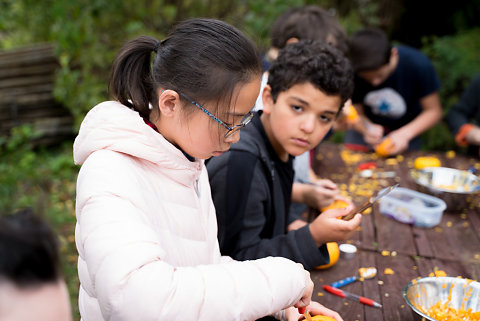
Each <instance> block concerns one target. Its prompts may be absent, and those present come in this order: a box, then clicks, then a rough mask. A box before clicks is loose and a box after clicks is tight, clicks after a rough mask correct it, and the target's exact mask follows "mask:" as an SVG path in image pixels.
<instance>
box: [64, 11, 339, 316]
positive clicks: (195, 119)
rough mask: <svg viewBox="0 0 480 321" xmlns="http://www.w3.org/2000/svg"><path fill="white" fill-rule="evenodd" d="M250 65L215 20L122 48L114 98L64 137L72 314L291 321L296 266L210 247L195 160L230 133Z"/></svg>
mask: <svg viewBox="0 0 480 321" xmlns="http://www.w3.org/2000/svg"><path fill="white" fill-rule="evenodd" d="M260 74H261V65H260V62H259V61H258V54H257V52H256V50H255V47H254V45H253V43H252V42H251V41H250V40H248V39H247V38H246V37H245V36H244V35H243V34H242V33H240V32H239V31H238V30H236V29H235V28H233V27H232V26H230V25H228V24H226V23H224V22H221V21H217V20H210V19H192V20H187V21H184V22H182V23H180V24H179V25H178V26H177V27H176V28H175V29H174V30H173V31H172V32H171V33H170V35H169V36H168V37H167V38H166V39H165V40H163V41H161V42H159V41H157V40H156V39H154V38H152V37H147V36H142V37H139V38H136V39H134V40H132V41H130V42H128V43H127V44H126V45H125V46H124V47H123V48H122V50H121V51H120V53H119V54H118V56H117V58H116V60H115V62H114V66H113V70H112V74H111V78H110V93H111V95H112V97H113V98H114V101H107V102H103V103H101V104H99V105H97V106H95V107H94V108H93V109H92V110H91V111H90V112H89V113H88V114H87V116H86V117H85V119H84V121H83V123H82V125H81V128H80V131H79V134H78V137H77V138H76V140H75V143H74V160H75V163H76V164H81V165H82V167H81V170H80V173H79V176H78V181H77V199H76V213H77V226H76V233H75V238H76V243H77V248H78V252H79V260H78V273H79V277H80V282H81V285H80V297H79V307H80V313H81V316H82V319H83V320H84V321H92V320H94V321H101V320H141V321H149V320H168V321H171V320H208V321H212V320H254V319H257V318H260V317H263V316H267V315H273V316H275V317H276V318H279V319H284V320H287V319H288V320H298V317H299V314H298V312H297V309H295V308H294V307H296V308H297V307H303V306H306V305H308V304H309V303H310V297H311V294H312V291H313V283H312V281H311V280H310V277H309V274H308V272H306V271H305V270H304V269H303V267H302V266H301V265H299V264H296V263H294V262H292V261H290V260H287V259H284V258H273V257H269V258H265V259H260V260H254V261H246V262H237V261H234V260H232V259H231V258H229V257H225V256H221V255H220V252H219V246H218V242H217V223H216V216H215V209H214V206H213V203H212V200H211V195H210V186H209V182H208V178H207V172H206V170H205V166H204V159H207V158H210V157H212V156H216V155H220V154H221V153H223V152H225V151H227V150H228V149H229V147H230V144H232V143H235V142H237V141H238V139H239V135H240V133H239V131H238V130H239V129H241V128H242V127H243V126H245V125H246V124H247V123H248V121H249V120H250V118H251V114H250V110H251V109H252V107H253V105H254V103H255V99H256V97H257V96H258V92H259V88H260ZM310 309H311V310H312V312H315V311H317V312H318V313H322V312H323V313H325V312H327V313H329V312H330V310H328V309H326V308H324V307H322V306H320V305H319V304H317V303H315V304H311V305H310Z"/></svg>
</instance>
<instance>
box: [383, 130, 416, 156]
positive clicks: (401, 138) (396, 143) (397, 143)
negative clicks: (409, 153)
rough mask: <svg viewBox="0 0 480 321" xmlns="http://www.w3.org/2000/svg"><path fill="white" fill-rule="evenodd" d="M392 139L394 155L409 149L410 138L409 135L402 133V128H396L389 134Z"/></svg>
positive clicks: (392, 152)
mask: <svg viewBox="0 0 480 321" xmlns="http://www.w3.org/2000/svg"><path fill="white" fill-rule="evenodd" d="M387 137H389V138H390V139H391V140H392V144H393V149H392V151H391V154H392V155H396V154H400V153H401V152H403V151H405V150H407V149H408V143H409V142H410V140H409V139H408V136H407V135H405V134H404V133H402V132H401V131H400V130H394V131H392V132H391V133H390V134H388V136H387Z"/></svg>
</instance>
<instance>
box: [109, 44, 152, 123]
mask: <svg viewBox="0 0 480 321" xmlns="http://www.w3.org/2000/svg"><path fill="white" fill-rule="evenodd" d="M159 45H160V42H159V41H158V40H157V39H155V38H153V37H149V36H141V37H138V38H135V39H133V40H131V41H129V42H127V43H126V44H125V45H124V46H123V48H122V49H121V50H120V52H119V54H118V56H117V58H116V59H115V62H114V63H113V67H112V73H111V75H110V82H109V93H110V95H111V96H112V97H113V99H115V100H118V101H119V102H120V103H121V104H123V105H125V106H128V107H131V108H133V109H135V110H136V111H138V112H139V113H140V114H141V115H142V117H146V118H148V117H149V114H150V108H149V105H150V104H151V103H152V102H154V101H155V100H156V99H154V98H156V93H155V91H154V90H153V84H152V75H151V59H152V52H154V51H155V52H156V51H157V50H158V47H159Z"/></svg>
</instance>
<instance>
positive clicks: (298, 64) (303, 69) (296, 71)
mask: <svg viewBox="0 0 480 321" xmlns="http://www.w3.org/2000/svg"><path fill="white" fill-rule="evenodd" d="M268 73H269V75H268V84H269V85H270V87H271V88H272V97H273V100H274V101H276V99H277V97H278V94H279V93H281V92H282V91H286V90H288V89H289V88H291V87H293V86H294V85H296V84H303V83H308V82H309V83H311V84H312V85H314V86H315V87H316V88H318V89H320V90H321V91H322V92H324V93H325V94H327V95H329V96H336V95H338V96H340V98H341V100H342V103H341V105H340V107H342V106H343V104H344V103H345V102H346V101H347V100H348V99H349V98H350V97H351V95H352V93H353V68H352V66H351V64H350V61H349V60H348V59H347V58H345V56H344V55H343V54H342V53H341V52H340V51H339V50H338V49H336V48H335V47H333V46H331V45H329V44H326V43H324V42H321V41H312V40H301V41H299V42H297V43H293V44H290V45H288V46H286V47H285V48H284V49H282V50H281V51H280V53H279V55H278V58H277V60H275V61H274V62H273V63H272V65H271V66H270V69H269V70H268Z"/></svg>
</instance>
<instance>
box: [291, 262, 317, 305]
mask: <svg viewBox="0 0 480 321" xmlns="http://www.w3.org/2000/svg"><path fill="white" fill-rule="evenodd" d="M297 264H298V265H299V266H300V267H301V268H302V269H303V265H302V264H300V263H297ZM304 271H305V281H306V286H305V290H304V292H303V295H302V297H301V298H300V300H298V302H297V303H295V305H294V307H295V308H303V307H306V306H308V305H309V304H310V300H311V299H312V294H313V281H312V279H311V278H310V272H308V271H307V270H305V269H304Z"/></svg>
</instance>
